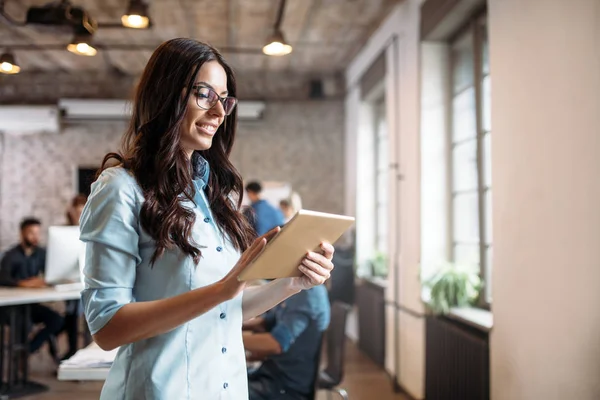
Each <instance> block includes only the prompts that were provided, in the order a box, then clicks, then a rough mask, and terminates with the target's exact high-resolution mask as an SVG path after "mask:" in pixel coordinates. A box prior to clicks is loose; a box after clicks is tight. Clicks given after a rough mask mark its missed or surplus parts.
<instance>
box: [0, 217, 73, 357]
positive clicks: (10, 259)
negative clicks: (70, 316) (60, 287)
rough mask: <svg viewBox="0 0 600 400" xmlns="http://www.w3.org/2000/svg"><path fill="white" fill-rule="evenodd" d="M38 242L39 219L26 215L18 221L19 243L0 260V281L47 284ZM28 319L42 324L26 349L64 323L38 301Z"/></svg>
mask: <svg viewBox="0 0 600 400" xmlns="http://www.w3.org/2000/svg"><path fill="white" fill-rule="evenodd" d="M39 244H40V221H39V220H37V219H35V218H27V219H25V220H23V222H21V243H19V244H18V245H16V246H15V247H13V248H12V249H10V250H8V251H7V252H6V254H5V255H4V257H3V258H2V262H1V263H0V285H4V286H16V287H22V288H41V287H44V286H46V283H45V282H44V279H43V278H42V277H41V274H43V273H44V270H45V267H46V250H45V249H44V248H42V247H40V246H39ZM31 322H33V323H34V324H38V323H42V324H43V325H44V328H42V329H41V330H40V331H39V332H38V333H37V334H36V335H35V336H34V338H33V339H32V340H31V342H30V343H29V352H30V353H33V352H35V351H37V350H38V349H39V348H40V347H41V346H42V344H44V342H45V341H46V340H48V338H49V337H50V336H51V335H57V334H58V333H59V332H60V331H61V329H62V327H63V317H61V316H60V314H58V313H57V312H56V311H54V310H52V309H50V308H48V307H46V306H43V305H41V304H32V305H31Z"/></svg>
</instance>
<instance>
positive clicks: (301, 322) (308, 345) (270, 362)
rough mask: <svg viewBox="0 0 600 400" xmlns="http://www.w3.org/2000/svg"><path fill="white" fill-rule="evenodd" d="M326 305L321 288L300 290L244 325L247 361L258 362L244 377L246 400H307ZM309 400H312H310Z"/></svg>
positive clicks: (325, 324)
mask: <svg viewBox="0 0 600 400" xmlns="http://www.w3.org/2000/svg"><path fill="white" fill-rule="evenodd" d="M329 319H330V306H329V299H328V296H327V290H326V289H325V287H324V286H323V285H321V286H316V287H314V288H312V289H309V290H305V291H302V292H300V293H298V294H295V295H294V296H292V297H290V298H289V299H287V300H286V301H285V302H283V303H281V304H279V305H278V306H277V307H275V308H274V309H272V310H270V311H268V312H267V313H265V314H264V315H263V316H262V317H258V318H255V319H254V320H252V321H249V322H248V323H246V324H245V326H244V328H245V329H248V330H252V331H254V332H255V333H254V334H251V335H244V347H245V349H246V356H247V358H248V360H250V361H256V360H261V361H262V364H261V366H260V367H259V368H258V369H257V370H256V371H254V372H252V373H250V375H249V376H248V390H249V396H250V400H275V399H277V400H285V399H290V400H291V399H295V400H305V399H306V400H308V399H309V398H310V397H309V396H310V395H311V393H312V391H313V388H314V385H315V377H316V376H317V373H318V357H319V352H320V350H321V339H322V336H323V332H324V331H325V330H326V329H327V327H328V326H329ZM311 400H312V399H311Z"/></svg>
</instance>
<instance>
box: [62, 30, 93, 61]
mask: <svg viewBox="0 0 600 400" xmlns="http://www.w3.org/2000/svg"><path fill="white" fill-rule="evenodd" d="M91 41H92V35H90V34H76V35H75V36H73V40H72V41H71V43H69V45H68V46H67V50H69V51H70V52H71V53H73V54H77V55H78V56H95V55H96V53H97V52H98V51H97V50H96V49H95V48H94V47H93V46H92V45H90V44H89V43H90V42H91Z"/></svg>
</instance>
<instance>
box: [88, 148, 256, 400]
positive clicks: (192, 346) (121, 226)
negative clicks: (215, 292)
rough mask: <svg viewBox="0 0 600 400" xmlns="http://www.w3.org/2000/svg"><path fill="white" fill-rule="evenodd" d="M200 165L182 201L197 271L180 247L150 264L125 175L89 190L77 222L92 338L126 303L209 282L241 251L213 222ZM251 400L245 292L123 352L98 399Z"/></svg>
mask: <svg viewBox="0 0 600 400" xmlns="http://www.w3.org/2000/svg"><path fill="white" fill-rule="evenodd" d="M197 160H198V159H197ZM199 161H200V162H201V167H202V168H201V173H200V174H199V176H198V174H197V175H196V178H195V180H194V185H195V188H196V193H195V197H194V202H193V203H192V202H190V201H186V202H185V204H184V205H185V206H187V207H189V208H190V209H193V210H194V212H195V213H196V223H195V224H194V227H193V239H194V241H195V242H196V243H197V244H198V245H200V248H201V251H202V258H201V260H200V263H199V264H198V265H194V262H193V260H192V259H191V257H189V256H183V255H182V253H181V252H180V251H179V250H170V251H168V250H167V251H166V252H165V254H164V256H163V257H161V258H160V259H159V260H158V261H157V262H156V263H155V264H154V265H153V266H152V267H150V265H149V262H150V258H151V257H152V254H153V253H154V250H155V245H154V241H153V239H152V238H151V237H150V236H149V235H148V234H147V233H146V232H145V231H144V230H143V229H142V227H141V225H140V221H139V215H140V209H141V205H142V204H143V202H144V198H143V195H142V191H141V189H140V187H139V186H138V184H137V182H136V180H135V178H134V177H133V176H132V175H131V174H130V173H129V172H128V171H126V170H125V169H123V168H121V167H114V168H109V169H107V170H105V171H104V172H103V173H102V174H101V175H100V177H99V178H98V180H97V181H96V182H95V183H94V184H93V185H92V191H91V195H90V197H89V199H88V202H87V204H86V206H85V208H84V210H83V214H82V216H81V240H83V241H84V242H86V244H87V245H86V247H87V249H86V260H85V268H84V280H85V289H84V291H83V292H82V301H83V304H84V309H85V316H86V320H87V322H88V325H89V327H90V331H91V332H92V334H94V333H96V332H98V331H99V330H100V329H102V327H103V326H104V325H106V323H107V322H108V321H109V320H110V319H111V318H112V317H113V315H115V313H116V312H117V311H118V310H119V309H120V308H121V307H122V306H124V305H125V304H128V303H131V302H134V301H151V300H157V299H164V298H167V297H171V296H175V295H178V294H181V293H184V292H187V291H189V290H192V289H196V288H199V287H202V286H206V285H210V284H212V283H214V282H216V281H218V280H219V279H221V278H223V277H224V276H225V275H226V274H227V273H228V272H229V270H230V269H231V268H232V267H233V266H234V265H235V263H236V262H237V260H238V259H239V257H240V253H239V252H238V251H237V250H235V248H234V247H233V245H232V244H231V242H230V241H229V239H228V238H227V237H224V235H223V234H222V233H221V231H220V230H219V228H218V226H217V225H216V223H215V222H214V220H213V216H212V214H211V210H210V205H209V204H208V201H207V198H206V196H205V194H204V188H205V186H206V182H207V181H208V165H207V163H206V161H205V160H204V159H202V158H200V159H199ZM156 317H157V318H159V316H158V315H157V316H156ZM247 398H248V387H247V374H246V362H245V356H244V347H243V343H242V297H241V295H239V296H237V297H236V298H234V299H233V300H230V301H227V302H225V303H222V304H220V305H219V306H217V307H215V308H214V309H212V310H210V311H208V312H207V313H205V314H204V315H202V316H200V317H198V318H196V319H194V320H192V321H190V322H188V323H185V324H183V325H181V326H179V327H178V328H176V329H174V330H172V331H170V332H168V333H165V334H162V335H159V336H156V337H153V338H150V339H145V340H140V341H138V342H135V343H131V344H128V345H124V346H121V348H120V349H119V351H118V354H117V356H116V359H115V361H114V364H113V366H112V368H111V369H110V373H109V374H108V378H107V379H106V382H105V384H104V387H103V389H102V394H101V396H100V399H102V400H184V399H194V400H195V399H210V400H213V399H215V400H216V399H231V400H240V399H247Z"/></svg>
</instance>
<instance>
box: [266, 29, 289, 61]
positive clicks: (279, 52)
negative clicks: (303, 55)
mask: <svg viewBox="0 0 600 400" xmlns="http://www.w3.org/2000/svg"><path fill="white" fill-rule="evenodd" d="M291 52H292V46H290V45H289V44H287V43H286V41H285V38H284V37H283V32H281V31H280V30H276V31H275V32H273V35H271V37H270V38H269V40H268V41H267V44H266V45H265V47H263V53H265V54H266V55H268V56H285V55H286V54H290V53H291Z"/></svg>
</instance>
